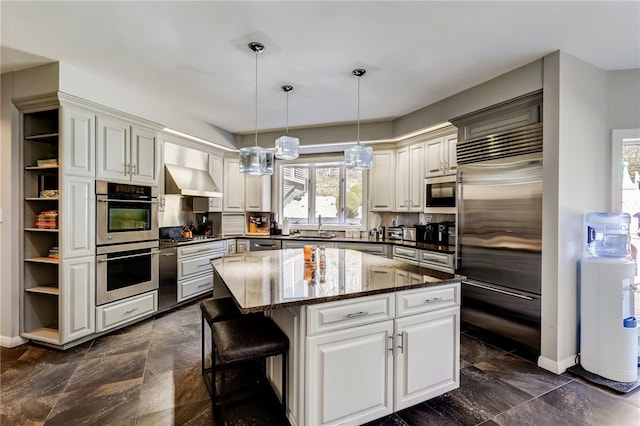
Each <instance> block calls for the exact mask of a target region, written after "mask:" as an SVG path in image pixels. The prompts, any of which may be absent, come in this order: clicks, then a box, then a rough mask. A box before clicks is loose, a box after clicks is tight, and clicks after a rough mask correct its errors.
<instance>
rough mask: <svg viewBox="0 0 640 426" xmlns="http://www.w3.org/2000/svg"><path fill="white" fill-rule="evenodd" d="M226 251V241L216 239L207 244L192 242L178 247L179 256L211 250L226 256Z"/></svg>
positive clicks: (199, 253) (194, 254) (193, 254)
mask: <svg viewBox="0 0 640 426" xmlns="http://www.w3.org/2000/svg"><path fill="white" fill-rule="evenodd" d="M225 251H226V242H225V241H215V242H212V243H205V244H191V245H188V246H186V247H178V257H190V256H199V255H203V254H205V253H210V252H213V253H216V252H218V253H220V256H224V253H225Z"/></svg>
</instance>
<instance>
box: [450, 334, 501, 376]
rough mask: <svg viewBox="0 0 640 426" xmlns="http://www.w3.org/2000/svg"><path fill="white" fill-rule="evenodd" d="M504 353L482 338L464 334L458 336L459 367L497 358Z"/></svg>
mask: <svg viewBox="0 0 640 426" xmlns="http://www.w3.org/2000/svg"><path fill="white" fill-rule="evenodd" d="M504 353H505V351H504V350H502V349H498V348H496V347H494V346H491V345H490V344H488V343H486V342H484V341H482V340H479V339H476V338H474V337H469V336H467V335H464V334H463V335H461V336H460V368H465V367H468V366H470V365H474V364H475V363H477V362H481V361H488V360H490V359H493V358H497V357H498V356H500V355H502V354H504Z"/></svg>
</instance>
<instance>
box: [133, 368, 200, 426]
mask: <svg viewBox="0 0 640 426" xmlns="http://www.w3.org/2000/svg"><path fill="white" fill-rule="evenodd" d="M199 401H210V399H209V393H208V392H207V388H206V386H205V384H204V380H203V378H202V374H201V373H200V367H199V366H196V367H192V368H187V369H184V370H175V371H167V372H165V373H160V374H153V375H149V374H145V378H144V383H143V385H142V389H141V391H140V404H139V408H138V415H147V414H151V413H153V412H156V411H162V410H164V409H167V408H171V407H178V406H182V405H186V404H189V403H194V402H199Z"/></svg>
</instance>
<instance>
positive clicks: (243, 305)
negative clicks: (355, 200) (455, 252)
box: [211, 248, 463, 313]
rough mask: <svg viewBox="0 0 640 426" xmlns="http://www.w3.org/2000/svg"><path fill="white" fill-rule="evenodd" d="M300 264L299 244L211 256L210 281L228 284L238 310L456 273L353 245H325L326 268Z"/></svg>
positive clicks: (388, 288)
mask: <svg viewBox="0 0 640 426" xmlns="http://www.w3.org/2000/svg"><path fill="white" fill-rule="evenodd" d="M316 260H317V261H316V264H315V265H316V266H315V268H314V267H312V266H311V265H309V264H305V263H304V253H303V249H301V248H299V249H285V250H271V251H259V252H251V253H246V254H239V255H232V256H225V257H222V258H218V259H213V260H212V261H211V264H212V265H213V268H214V285H219V281H218V280H221V281H222V283H223V284H224V285H225V286H226V287H227V288H228V289H229V291H230V293H231V295H232V296H233V298H234V299H235V300H236V302H237V304H238V306H239V307H240V309H241V310H242V312H244V313H251V312H261V311H266V310H269V309H276V308H286V307H292V306H301V305H309V304H314V303H324V302H330V301H335V300H342V299H349V298H354V297H362V296H368V295H372V294H379V293H388V292H395V291H399V290H405V289H410V288H419V287H429V286H437V285H442V284H451V283H457V282H460V281H461V279H462V278H463V277H462V276H460V275H455V274H450V273H446V272H440V271H435V270H433V269H427V268H421V267H419V266H414V265H411V264H409V263H406V262H403V261H401V260H394V259H388V258H384V257H380V256H374V255H370V254H367V253H363V252H360V251H357V250H349V249H334V248H327V249H326V267H325V268H324V269H321V268H319V262H318V260H319V259H316Z"/></svg>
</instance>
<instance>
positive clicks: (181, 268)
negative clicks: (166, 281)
mask: <svg viewBox="0 0 640 426" xmlns="http://www.w3.org/2000/svg"><path fill="white" fill-rule="evenodd" d="M177 252H178V257H177V262H178V273H177V275H178V276H177V279H178V297H177V301H178V302H182V301H183V300H186V299H189V298H192V297H194V296H197V295H201V294H203V293H206V292H208V291H212V290H213V273H212V270H213V268H212V266H211V259H216V258H218V257H222V256H224V255H225V254H226V252H227V243H226V241H212V242H208V243H198V244H190V245H186V246H183V247H178V250H177Z"/></svg>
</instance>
